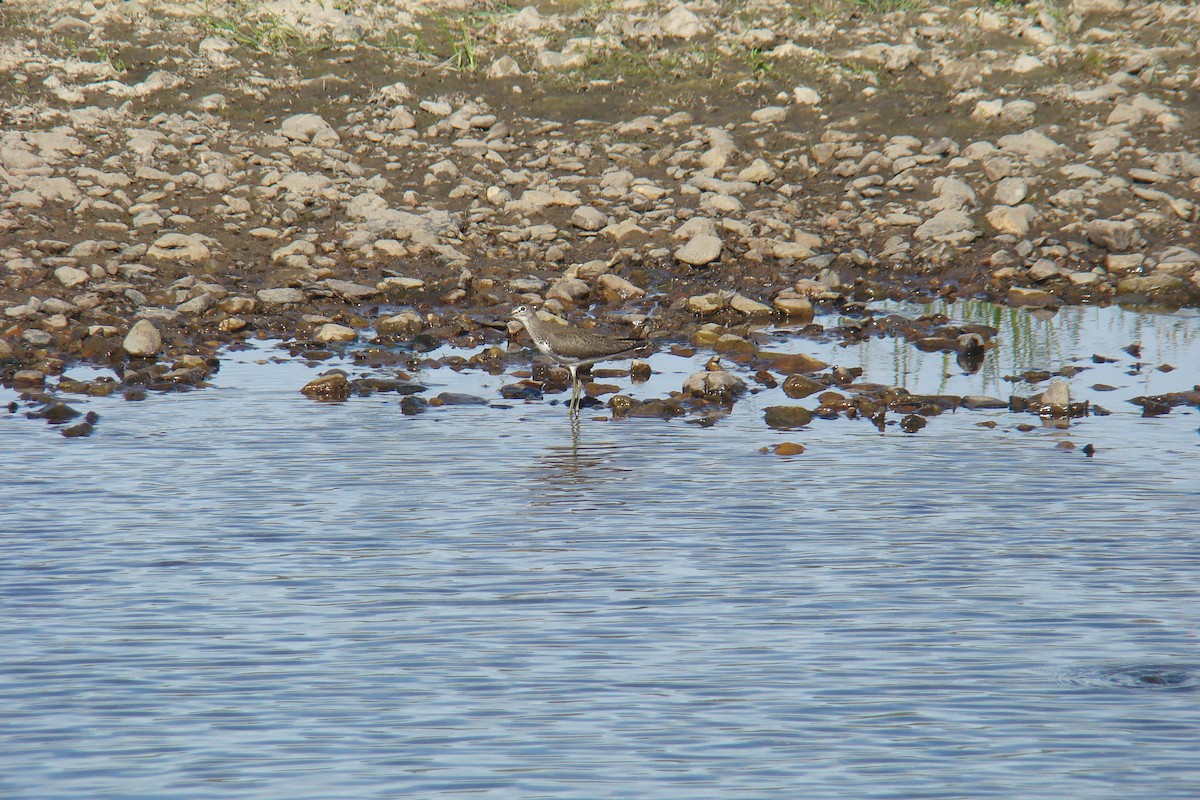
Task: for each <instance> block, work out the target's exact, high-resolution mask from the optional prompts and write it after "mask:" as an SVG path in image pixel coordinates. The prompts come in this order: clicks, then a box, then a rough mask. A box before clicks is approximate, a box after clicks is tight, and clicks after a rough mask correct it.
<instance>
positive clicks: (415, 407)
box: [400, 395, 429, 417]
mask: <svg viewBox="0 0 1200 800" xmlns="http://www.w3.org/2000/svg"><path fill="white" fill-rule="evenodd" d="M428 407H429V403H427V402H426V401H425V399H424V398H422V397H416V396H414V395H408V396H407V397H405V398H404V399H403V400H401V401H400V413H401V414H404V415H405V416H408V417H412V416H416V415H417V414H420V413H421V412H423V411H424V410H425V409H427V408H428Z"/></svg>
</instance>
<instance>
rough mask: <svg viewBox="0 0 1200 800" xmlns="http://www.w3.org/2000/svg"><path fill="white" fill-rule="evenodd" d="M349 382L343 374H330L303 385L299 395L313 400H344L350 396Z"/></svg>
mask: <svg viewBox="0 0 1200 800" xmlns="http://www.w3.org/2000/svg"><path fill="white" fill-rule="evenodd" d="M350 388H351V387H350V381H349V380H348V379H347V378H346V375H345V373H343V372H330V373H327V374H325V375H322V376H321V377H319V378H315V379H313V380H311V381H309V382H308V383H306V384H304V386H303V388H301V389H300V393H301V394H303V395H304V396H305V397H309V398H312V399H313V400H345V399H346V398H347V397H349V396H350Z"/></svg>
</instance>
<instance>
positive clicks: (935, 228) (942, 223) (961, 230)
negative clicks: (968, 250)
mask: <svg viewBox="0 0 1200 800" xmlns="http://www.w3.org/2000/svg"><path fill="white" fill-rule="evenodd" d="M974 228H975V224H974V223H973V222H972V221H971V217H970V215H969V214H967V213H966V212H965V211H962V210H960V209H947V210H945V211H939V212H938V213H937V214H934V215H933V217H931V218H930V219H927V220H926V221H925V222H923V223H921V224H920V225H918V226H917V229H916V230H915V231H913V236H914V237H915V238H916V239H918V240H919V241H929V240H931V239H932V240H934V241H939V242H942V241H944V242H950V243H951V244H962V243H966V242H969V241H971V240H972V239H974V238H976V237H977V236H978V232H977V231H975V229H974Z"/></svg>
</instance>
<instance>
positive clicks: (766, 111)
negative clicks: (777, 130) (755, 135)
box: [750, 106, 787, 124]
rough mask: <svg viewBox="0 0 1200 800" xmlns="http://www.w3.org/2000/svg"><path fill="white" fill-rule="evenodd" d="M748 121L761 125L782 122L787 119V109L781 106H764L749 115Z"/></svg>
mask: <svg viewBox="0 0 1200 800" xmlns="http://www.w3.org/2000/svg"><path fill="white" fill-rule="evenodd" d="M750 119H751V120H753V121H754V122H761V123H763V124H773V123H777V122H783V121H784V120H785V119H787V109H786V108H784V107H783V106H766V107H765V108H760V109H757V110H756V111H754V112H753V113H751V114H750Z"/></svg>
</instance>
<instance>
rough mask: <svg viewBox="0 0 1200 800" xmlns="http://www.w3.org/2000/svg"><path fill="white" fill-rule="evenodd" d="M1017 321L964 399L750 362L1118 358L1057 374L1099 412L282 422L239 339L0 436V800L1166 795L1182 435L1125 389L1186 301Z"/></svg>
mask: <svg viewBox="0 0 1200 800" xmlns="http://www.w3.org/2000/svg"><path fill="white" fill-rule="evenodd" d="M947 311H948V313H951V314H957V313H973V312H972V311H971V309H970V308H968V307H965V306H962V305H961V304H960V305H958V306H954V307H951V308H950V309H947ZM983 311H986V310H983ZM906 313H909V314H910V315H912V313H916V309H910V310H909V311H908V312H906ZM1011 319H1012V320H1014V324H1006V325H1005V328H1004V331H1002V333H1001V335H1000V336H999V337H997V339H998V341H1000V343H1001V346H1000V347H999V348H998V349H997V350H996V351H994V352H993V353H992V354H990V355H989V361H988V362H987V363H986V364H985V366H984V369H983V370H981V371H980V373H978V374H976V375H972V376H965V375H962V374H961V371H958V370H956V368H955V367H954V363H953V360H952V359H951V360H950V361H949V363H946V358H945V356H943V355H941V354H920V353H916V352H915V351H912V350H911V348H907V349H905V347H906V346H901V345H899V344H896V343H894V342H893V341H891V340H886V339H881V340H874V341H872V342H870V343H868V344H867V345H866V346H861V347H860V346H856V347H853V348H839V347H838V346H837V345H832V344H830V345H815V344H813V343H811V342H807V341H804V340H796V341H793V342H786V341H783V342H781V343H780V346H779V347H774V349H781V350H782V349H789V348H790V349H794V350H796V351H801V350H802V351H804V352H809V353H811V354H813V355H817V356H818V357H821V358H824V359H825V360H828V361H831V362H832V363H839V364H842V365H845V366H857V365H861V366H863V367H864V368H866V374H865V375H864V379H865V380H871V381H876V382H883V383H901V384H902V385H905V386H906V387H907V388H909V389H911V390H913V391H918V392H934V391H937V392H953V393H959V394H966V393H977V394H992V395H996V396H1000V397H1006V396H1007V395H1008V394H1009V393H1010V392H1011V391H1014V388H1015V390H1016V391H1018V393H1031V392H1033V391H1036V390H1038V389H1039V388H1040V387H1030V386H1025V385H1016V386H1015V387H1014V384H1012V383H1009V382H1006V381H1004V380H1003V376H1004V375H1008V374H1013V373H1016V372H1020V371H1022V370H1024V369H1029V368H1049V369H1052V370H1053V369H1056V368H1057V367H1058V366H1062V365H1063V364H1067V363H1074V362H1072V361H1071V359H1074V358H1080V359H1087V361H1080V362H1078V363H1080V364H1081V365H1082V364H1086V365H1087V366H1089V367H1091V366H1093V365H1091V364H1090V356H1091V355H1092V354H1093V353H1101V354H1104V355H1110V356H1121V357H1122V358H1121V360H1120V361H1119V362H1118V363H1116V364H1108V365H1095V366H1094V368H1092V369H1089V370H1088V371H1086V372H1084V373H1081V374H1080V375H1079V376H1077V377H1076V378H1074V379H1072V381H1071V385H1072V389H1073V390H1074V391H1076V392H1077V396H1080V397H1087V398H1089V399H1093V400H1094V401H1096V402H1101V403H1103V404H1104V405H1105V406H1106V407H1107V408H1109V409H1110V410H1111V411H1113V413H1112V415H1111V416H1107V417H1090V418H1087V419H1083V420H1078V421H1076V422H1075V424H1073V426H1072V427H1071V429H1070V430H1069V431H1065V432H1064V431H1054V430H1049V429H1046V430H1042V429H1038V430H1034V431H1031V432H1027V433H1021V432H1019V431H1017V430H1015V425H1016V423H1017V422H1026V421H1034V422H1036V418H1035V417H1031V416H1029V415H1015V414H1010V413H1008V412H1003V411H994V412H982V411H959V412H957V413H953V414H950V413H947V414H943V415H941V416H938V417H935V418H932V419H931V420H930V424H929V426H928V427H927V428H926V429H925V430H923V431H921V432H920V433H918V434H916V435H913V436H907V435H904V434H901V433H900V432H899V431H898V430H896V429H894V428H889V429H888V430H887V432H886V433H883V434H881V433H879V432H878V431H876V430H875V428H873V427H872V426H870V425H869V424H868V423H866V422H863V421H857V422H852V421H847V420H837V421H816V422H814V423H813V424H812V425H811V426H809V428H807V429H805V430H802V431H791V432H786V433H780V432H774V431H771V430H769V429H767V428H766V427H765V426H764V425H763V423H762V409H763V408H764V407H765V406H768V405H774V404H780V403H790V402H794V401H789V400H787V399H786V398H785V397H783V395H782V394H781V393H780V392H779V390H770V391H764V392H762V393H760V394H757V395H752V396H750V397H748V398H746V399H745V400H743V401H742V402H740V403H739V404H738V405H737V406H736V407H735V410H734V412H733V413H732V414H731V415H730V416H729V417H728V418H727V419H725V420H722V421H721V422H719V423H718V424H717V425H716V426H714V427H712V428H699V427H697V426H694V425H689V424H687V423H686V422H683V421H679V420H676V421H671V422H663V421H659V420H624V421H617V422H609V421H604V420H602V419H600V417H601V416H602V414H601V413H599V412H595V411H593V412H590V413H589V412H587V411H585V413H584V415H583V416H584V418H583V420H582V422H581V424H580V425H579V426H578V428H577V429H575V430H573V429H572V427H571V426H570V425H569V424H568V422H567V419H566V413H565V409H564V408H563V407H562V406H561V405H551V404H549V403H547V402H536V403H528V404H526V403H520V402H517V403H513V402H508V401H500V400H499V397H498V389H499V387H500V386H501V385H503V384H505V383H508V382H512V380H513V378H512V377H511V376H489V375H486V374H483V373H479V372H463V373H454V372H452V371H450V370H436V371H431V372H429V373H426V374H422V375H420V376H418V377H419V378H420V380H422V381H424V382H426V383H427V384H428V385H430V386H431V387H435V389H434V393H436V391H441V390H442V389H450V390H454V391H470V392H474V393H477V394H480V395H483V396H485V397H488V398H494V399H495V400H496V404H497V405H503V406H507V407H506V408H489V407H446V408H441V409H431V410H430V411H429V412H427V413H426V414H423V415H419V416H417V417H403V416H401V415H400V414H399V412H398V401H397V398H396V397H395V395H387V394H379V395H374V396H372V397H366V398H353V399H351V400H350V401H347V402H345V403H341V404H320V403H314V402H312V401H309V400H307V399H305V398H303V397H302V396H301V395H300V394H299V393H298V391H297V389H298V388H299V386H301V385H302V384H303V383H304V382H305V381H307V380H308V379H310V378H311V377H312V376H313V374H314V371H313V370H312V369H310V368H308V367H306V366H304V365H302V364H298V363H294V362H292V363H262V364H260V363H255V362H256V361H263V360H264V359H268V358H269V357H270V355H271V353H272V352H274V351H271V350H260V351H247V352H242V353H232V354H229V356H228V357H227V358H226V359H225V360H224V361H223V365H222V369H221V371H220V372H219V373H218V374H217V376H216V378H215V386H214V388H212V389H208V390H203V391H197V392H191V393H187V394H180V395H171V396H151V397H150V398H149V399H148V400H147V401H145V402H143V403H127V402H124V401H122V400H119V399H115V398H107V399H88V398H70V399H69V400H70V402H71V403H72V404H74V405H76V406H77V407H79V408H81V409H82V410H96V411H97V412H98V413H100V414H101V421H100V423H99V425H98V427H97V431H96V433H95V435H93V436H92V437H90V438H87V439H81V440H68V439H64V438H62V437H61V436H59V435H58V432H57V429H56V428H54V427H53V426H48V425H45V424H43V423H41V422H35V421H32V420H27V419H24V418H23V416H22V415H20V414H17V415H5V416H0V447H2V448H3V452H4V453H5V454H6V455H7V456H8V458H7V459H6V461H7V464H8V466H7V468H6V470H5V473H4V477H3V478H0V485H2V488H3V497H4V500H3V505H2V506H0V555H2V556H3V557H2V558H0V576H2V577H0V604H2V606H3V614H0V637H2V638H0V641H3V643H4V649H3V652H2V653H0V702H2V706H0V707H2V708H3V709H4V722H3V725H2V726H0V796H4V797H14V798H35V797H36V798H57V797H62V798H68V797H70V798H77V797H96V796H122V797H163V796H171V797H213V798H218V797H220V798H227V797H231V796H236V797H256V798H257V797H262V798H277V797H321V798H374V797H378V798H394V797H398V796H406V797H439V798H450V797H494V798H508V797H513V798H516V797H519V798H533V797H548V798H598V797H639V798H653V797H663V798H667V797H670V798H677V797H688V798H729V797H801V796H802V797H806V798H844V797H862V796H871V797H897V798H899V797H972V798H977V797H1004V798H1011V797H1024V798H1036V797H1089V798H1095V797H1111V798H1123V797H1128V796H1130V795H1131V794H1133V793H1137V794H1139V795H1147V794H1148V795H1150V796H1153V797H1156V798H1192V797H1195V796H1196V794H1197V789H1198V787H1200V767H1197V766H1196V763H1195V762H1196V759H1195V753H1196V743H1197V742H1198V741H1200V721H1198V719H1200V718H1198V717H1197V715H1196V713H1195V702H1194V701H1195V698H1196V694H1195V692H1194V691H1190V689H1192V688H1194V687H1195V686H1196V685H1197V678H1196V676H1197V675H1200V654H1198V653H1197V634H1198V632H1200V631H1198V623H1197V619H1200V616H1198V615H1197V613H1196V610H1197V608H1198V607H1200V605H1198V603H1197V600H1198V596H1197V595H1198V590H1197V587H1198V586H1200V557H1198V556H1197V553H1198V550H1197V530H1200V525H1198V524H1197V523H1198V521H1200V519H1198V512H1197V508H1198V507H1200V506H1198V500H1200V479H1198V478H1197V477H1196V476H1197V470H1196V462H1197V456H1198V455H1200V435H1198V434H1197V425H1198V423H1200V415H1197V414H1196V413H1195V409H1189V408H1186V407H1184V408H1177V409H1175V410H1174V411H1172V413H1171V414H1169V415H1166V416H1164V417H1159V418H1142V417H1141V416H1140V412H1139V409H1138V408H1137V407H1136V406H1132V405H1130V404H1128V402H1127V401H1128V399H1129V398H1130V397H1133V396H1135V395H1138V394H1148V393H1158V392H1163V391H1171V390H1177V389H1188V388H1191V385H1192V384H1193V383H1196V382H1197V375H1196V372H1197V369H1196V365H1197V364H1200V343H1198V340H1200V333H1198V331H1197V326H1198V323H1197V320H1196V319H1195V318H1187V317H1180V316H1147V315H1132V314H1129V313H1128V312H1121V311H1119V310H1116V309H1066V310H1064V311H1062V312H1060V315H1059V316H1058V317H1057V318H1056V319H1055V320H1054V321H1051V322H1050V323H1049V324H1048V325H1043V323H1042V322H1040V321H1037V320H1033V319H1032V318H1030V317H1028V315H1023V314H1020V313H1018V314H1015V315H1013V316H1012V318H1011ZM1021 325H1025V326H1027V327H1026V329H1025V330H1021V329H1020V326H1021ZM1134 339H1138V340H1140V341H1141V343H1142V346H1143V356H1142V358H1141V361H1142V362H1145V363H1146V364H1149V365H1151V367H1153V366H1157V365H1158V364H1161V363H1164V362H1169V363H1172V364H1174V366H1176V367H1177V368H1178V369H1176V370H1175V371H1174V372H1159V371H1157V370H1154V369H1152V368H1145V367H1144V368H1142V369H1141V370H1139V371H1137V372H1136V373H1134V374H1127V373H1129V372H1131V371H1132V364H1133V363H1134V359H1132V358H1130V357H1127V356H1124V354H1122V353H1121V352H1120V350H1119V348H1120V347H1122V346H1124V345H1126V344H1128V343H1129V342H1130V341H1132V340H1134ZM703 360H704V357H703V356H702V355H700V356H697V357H696V358H695V359H684V358H680V357H675V356H671V355H669V354H667V353H660V354H658V355H655V356H653V358H652V359H651V363H652V364H653V365H654V367H655V369H656V370H657V371H658V374H657V375H656V376H655V377H654V379H653V380H652V381H651V382H650V383H649V384H646V385H642V386H637V385H630V384H629V383H628V381H625V380H618V381H617V382H618V383H621V384H622V385H623V386H624V387H625V388H627V389H628V390H629V391H630V393H631V394H633V395H635V396H638V397H650V396H655V395H660V396H661V395H662V394H664V393H665V392H666V391H668V390H670V389H677V388H678V386H679V384H680V382H681V381H682V378H683V376H684V375H686V374H687V373H688V372H690V371H692V370H693V369H696V368H698V366H699V364H700V363H702V362H703ZM326 366H328V365H326ZM322 368H325V367H322ZM947 376H949V377H947ZM1094 383H1108V384H1112V385H1114V386H1118V387H1119V388H1118V389H1117V390H1116V391H1113V392H1093V391H1091V390H1090V389H1089V388H1088V387H1089V386H1091V385H1092V384H1094ZM0 399H3V400H4V401H5V402H7V401H8V400H9V399H11V397H10V396H5V397H3V398H0ZM800 402H801V403H802V404H805V405H808V406H809V407H811V406H812V405H814V403H813V402H811V401H809V402H805V401H800ZM984 420H995V421H997V422H998V423H999V424H998V427H996V428H995V429H992V430H989V429H984V428H980V427H978V426H977V425H976V423H978V422H980V421H984ZM785 439H786V440H791V441H797V442H802V443H803V444H804V445H805V446H806V447H807V448H808V451H807V452H806V453H805V454H804V455H802V456H799V457H795V458H779V457H776V456H769V455H763V454H760V452H759V448H760V447H763V446H767V445H771V444H774V443H776V442H779V441H782V440H785ZM1063 440H1070V441H1074V442H1076V443H1078V444H1079V445H1082V444H1083V443H1085V442H1087V443H1094V444H1095V446H1096V447H1097V454H1096V456H1095V457H1094V458H1090V459H1089V458H1086V457H1084V456H1083V455H1082V454H1081V453H1080V452H1079V451H1078V450H1076V451H1071V452H1064V451H1061V450H1057V449H1055V444H1057V443H1058V442H1060V441H1063Z"/></svg>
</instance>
